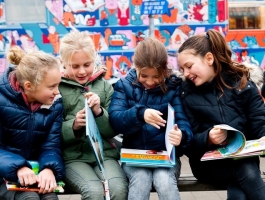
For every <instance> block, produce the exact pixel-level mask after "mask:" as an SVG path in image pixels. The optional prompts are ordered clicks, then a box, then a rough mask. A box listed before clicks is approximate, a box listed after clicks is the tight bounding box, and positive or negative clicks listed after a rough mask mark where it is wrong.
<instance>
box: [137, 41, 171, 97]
mask: <svg viewBox="0 0 265 200" xmlns="http://www.w3.org/2000/svg"><path fill="white" fill-rule="evenodd" d="M133 61H134V66H135V67H136V69H138V70H139V71H141V70H142V69H143V68H155V69H156V70H157V72H158V76H159V80H160V87H161V89H162V91H163V92H164V93H165V92H166V91H167V87H166V84H165V82H164V81H163V80H164V79H165V78H168V77H169V71H168V70H169V69H168V67H167V64H168V55H167V50H166V48H165V46H164V44H163V43H162V42H160V41H159V40H158V39H156V38H154V37H148V38H146V39H145V40H143V41H141V42H140V43H138V45H137V46H136V49H135V52H134V59H133ZM138 76H139V75H138ZM138 78H139V77H138Z"/></svg>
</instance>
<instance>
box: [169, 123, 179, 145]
mask: <svg viewBox="0 0 265 200" xmlns="http://www.w3.org/2000/svg"><path fill="white" fill-rule="evenodd" d="M168 136H169V141H170V143H171V144H173V145H174V146H178V145H179V144H180V142H181V138H182V132H181V130H180V129H179V128H178V125H177V124H175V125H174V129H171V130H170V131H169V135H168Z"/></svg>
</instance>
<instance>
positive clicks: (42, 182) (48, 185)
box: [38, 168, 57, 194]
mask: <svg viewBox="0 0 265 200" xmlns="http://www.w3.org/2000/svg"><path fill="white" fill-rule="evenodd" d="M38 180H39V181H38V187H39V188H40V191H39V193H40V194H41V193H42V194H45V193H51V192H53V191H54V190H55V188H56V187H57V183H56V180H55V177H54V174H53V171H52V170H50V169H48V168H45V169H44V170H42V171H41V172H40V173H39V175H38Z"/></svg>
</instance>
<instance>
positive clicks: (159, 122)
mask: <svg viewBox="0 0 265 200" xmlns="http://www.w3.org/2000/svg"><path fill="white" fill-rule="evenodd" d="M161 115H163V114H162V113H161V112H159V111H158V110H155V109H150V108H148V109H146V110H145V112H144V120H145V122H146V123H147V124H150V125H152V126H154V127H156V128H158V129H160V126H165V123H166V120H164V119H163V118H162V117H161Z"/></svg>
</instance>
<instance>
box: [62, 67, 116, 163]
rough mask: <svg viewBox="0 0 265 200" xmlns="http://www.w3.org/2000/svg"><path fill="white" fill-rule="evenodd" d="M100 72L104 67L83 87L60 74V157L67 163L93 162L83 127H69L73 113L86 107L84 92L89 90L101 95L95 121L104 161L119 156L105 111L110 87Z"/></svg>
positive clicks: (71, 124) (73, 118)
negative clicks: (61, 107)
mask: <svg viewBox="0 0 265 200" xmlns="http://www.w3.org/2000/svg"><path fill="white" fill-rule="evenodd" d="M103 73H104V70H99V71H98V72H97V73H95V74H94V75H93V76H92V77H91V78H90V79H89V81H88V82H87V83H86V84H85V85H84V86H83V85H80V84H79V83H78V82H76V81H74V80H72V79H68V78H65V77H62V81H61V83H60V85H59V90H60V93H61V95H62V100H63V107H64V116H63V117H64V121H63V126H62V137H61V138H62V150H63V158H64V161H65V163H66V164H67V163H71V162H75V161H79V162H87V163H91V164H93V163H95V161H96V160H95V156H94V154H93V152H92V148H91V146H90V143H89V142H88V138H87V137H86V136H85V135H86V129H85V127H84V128H81V129H80V130H78V134H77V132H76V131H75V133H74V131H73V128H72V127H73V123H74V120H75V116H76V113H77V112H78V111H80V110H82V109H83V108H84V107H85V97H84V94H85V93H86V92H88V91H90V92H93V93H96V94H98V95H99V97H100V105H101V108H102V110H103V115H101V116H99V117H96V118H95V120H96V123H97V126H98V129H99V132H100V134H101V136H102V142H103V148H104V149H103V150H104V160H108V159H119V152H118V150H117V149H116V148H115V147H114V146H113V144H112V143H111V142H109V139H110V138H112V137H114V136H115V135H117V134H116V133H115V132H114V131H113V129H112V127H111V126H110V123H109V114H108V108H109V104H110V101H111V96H112V94H113V87H112V85H110V84H109V83H107V82H106V81H105V80H104V79H103V78H102V74H103ZM76 135H78V138H77V137H76Z"/></svg>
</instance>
